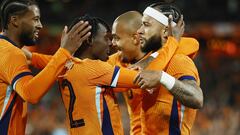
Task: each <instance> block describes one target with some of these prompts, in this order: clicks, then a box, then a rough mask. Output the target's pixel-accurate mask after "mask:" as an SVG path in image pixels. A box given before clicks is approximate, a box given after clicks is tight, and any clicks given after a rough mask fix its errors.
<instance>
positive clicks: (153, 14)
mask: <svg viewBox="0 0 240 135" xmlns="http://www.w3.org/2000/svg"><path fill="white" fill-rule="evenodd" d="M143 14H146V15H148V16H151V17H152V18H154V19H156V20H157V21H158V22H160V23H162V24H163V25H165V26H168V17H167V16H165V15H164V14H163V13H161V12H159V11H157V10H156V9H154V8H151V7H147V8H146V9H145V10H144V12H143ZM172 26H173V27H174V26H176V23H175V22H172Z"/></svg>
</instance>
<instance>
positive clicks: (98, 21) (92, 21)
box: [68, 15, 111, 56]
mask: <svg viewBox="0 0 240 135" xmlns="http://www.w3.org/2000/svg"><path fill="white" fill-rule="evenodd" d="M79 21H88V23H89V25H90V26H92V29H91V30H90V32H91V35H90V37H89V38H88V40H87V41H84V42H83V44H82V45H81V47H79V48H78V50H77V51H76V52H75V53H74V56H78V55H79V54H81V53H82V52H83V51H84V50H85V49H86V48H87V47H88V46H89V44H90V43H91V41H93V39H94V38H95V37H96V35H97V32H98V30H99V24H101V25H103V26H104V27H105V28H106V29H107V32H111V29H110V26H109V25H108V24H107V23H106V22H105V21H104V20H103V19H101V18H98V17H91V16H89V15H84V16H81V17H78V18H76V19H74V20H73V22H72V23H71V25H69V29H68V30H71V29H72V27H73V26H74V25H75V24H77V23H78V22H79Z"/></svg>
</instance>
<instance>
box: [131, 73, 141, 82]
mask: <svg viewBox="0 0 240 135" xmlns="http://www.w3.org/2000/svg"><path fill="white" fill-rule="evenodd" d="M139 78H140V73H138V74H137V77H136V78H135V79H134V80H133V83H134V84H137V83H138V82H139Z"/></svg>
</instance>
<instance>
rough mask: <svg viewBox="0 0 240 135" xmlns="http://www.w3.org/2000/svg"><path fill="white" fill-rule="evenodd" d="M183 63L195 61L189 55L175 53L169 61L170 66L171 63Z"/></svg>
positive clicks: (179, 64)
mask: <svg viewBox="0 0 240 135" xmlns="http://www.w3.org/2000/svg"><path fill="white" fill-rule="evenodd" d="M183 64H194V62H193V61H192V59H191V58H190V57H189V56H187V55H184V54H174V55H173V57H172V59H171V60H170V62H169V66H171V65H176V66H181V65H183Z"/></svg>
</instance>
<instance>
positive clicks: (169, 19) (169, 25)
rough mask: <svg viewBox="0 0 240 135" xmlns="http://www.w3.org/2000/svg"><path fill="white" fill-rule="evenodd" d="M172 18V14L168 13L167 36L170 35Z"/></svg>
mask: <svg viewBox="0 0 240 135" xmlns="http://www.w3.org/2000/svg"><path fill="white" fill-rule="evenodd" d="M172 20H173V17H172V15H169V17H168V34H169V36H172V35H173V34H172Z"/></svg>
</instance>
